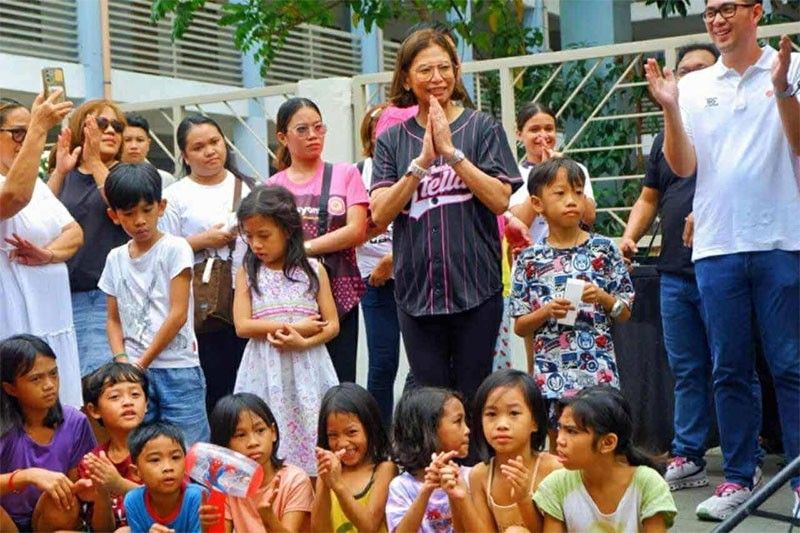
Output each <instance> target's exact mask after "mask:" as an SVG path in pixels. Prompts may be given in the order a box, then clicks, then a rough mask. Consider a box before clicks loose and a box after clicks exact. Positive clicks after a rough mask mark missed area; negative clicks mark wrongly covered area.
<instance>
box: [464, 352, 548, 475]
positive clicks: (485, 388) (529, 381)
mask: <svg viewBox="0 0 800 533" xmlns="http://www.w3.org/2000/svg"><path fill="white" fill-rule="evenodd" d="M512 387H516V388H517V389H519V391H520V392H521V393H522V397H523V398H525V404H526V405H527V406H528V409H530V411H531V416H532V418H533V420H534V422H536V431H534V432H532V433H531V436H530V446H531V451H534V452H538V451H541V450H543V449H544V441H545V439H546V438H547V407H546V406H545V403H544V398H542V393H541V392H540V391H539V387H537V386H536V382H535V381H533V378H532V377H531V376H530V375H528V374H527V373H525V372H522V371H520V370H515V369H513V368H504V369H503V370H498V371H497V372H492V373H491V374H489V376H487V378H486V379H484V380H483V383H481V385H480V387H478V391H477V392H476V393H475V407H474V409H473V411H472V413H473V414H472V423H473V424H474V427H473V429H472V435H473V438H474V440H475V448H476V450H477V451H478V455H479V456H480V458H481V459H482V460H483V462H485V463H487V464H488V463H489V458H490V457H492V456H493V455H494V449H493V448H492V447H491V446H490V445H489V443H488V442H487V441H486V435H484V434H483V408H484V406H485V405H486V401H487V400H488V399H489V395H490V394H492V392H494V391H495V390H496V389H500V388H512Z"/></svg>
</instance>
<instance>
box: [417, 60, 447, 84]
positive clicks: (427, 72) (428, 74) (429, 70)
mask: <svg viewBox="0 0 800 533" xmlns="http://www.w3.org/2000/svg"><path fill="white" fill-rule="evenodd" d="M437 70H438V71H439V76H441V77H442V78H452V77H453V71H454V70H455V69H453V64H452V63H442V64H441V65H424V66H422V67H420V68H418V69H417V70H415V71H414V72H415V73H416V74H417V76H418V77H419V79H420V80H421V81H431V80H432V79H433V73H434V72H436V71H437Z"/></svg>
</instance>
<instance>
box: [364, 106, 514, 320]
mask: <svg viewBox="0 0 800 533" xmlns="http://www.w3.org/2000/svg"><path fill="white" fill-rule="evenodd" d="M450 129H451V131H452V134H453V144H454V145H455V146H456V147H457V148H459V149H461V151H463V152H464V155H465V156H466V158H467V159H469V160H470V162H472V164H473V165H475V166H477V167H478V168H480V169H481V170H482V171H483V172H485V173H486V174H488V175H489V176H492V177H494V178H496V179H498V180H500V181H502V182H504V183H508V184H510V185H511V188H512V190H514V189H518V188H519V187H520V186H521V185H522V178H521V177H520V175H519V167H517V162H516V159H515V158H514V154H513V153H512V152H511V148H510V147H509V145H508V141H507V140H506V135H505V132H504V131H503V128H502V127H501V126H500V124H498V123H497V121H496V120H495V119H494V118H493V117H491V116H490V115H487V114H486V113H482V112H479V111H474V110H472V109H464V111H463V112H462V113H461V115H460V116H459V117H458V118H457V119H456V120H454V121H453V122H452V123H451V124H450ZM424 136H425V130H424V129H423V128H422V127H421V126H420V125H419V124H418V123H417V120H416V118H415V117H411V118H410V119H408V120H406V121H405V122H403V123H401V124H397V125H396V126H393V127H391V128H389V129H388V130H386V131H385V132H384V133H382V134H381V135H380V136H379V137H378V141H377V144H376V146H375V155H374V157H373V160H372V187H371V190H375V189H379V188H381V187H390V186H392V185H393V184H394V183H396V182H397V181H398V180H400V179H401V178H402V177H403V176H404V175H405V173H406V169H408V165H409V163H410V162H411V160H412V159H414V158H415V157H417V155H419V153H420V151H421V150H422V139H423V137H424ZM392 231H393V235H392V249H393V256H394V278H395V295H396V297H397V305H398V306H399V307H400V309H402V310H403V311H405V312H406V313H408V314H409V315H412V316H415V317H419V316H427V315H443V314H454V313H460V312H463V311H467V310H470V309H473V308H475V307H477V306H479V305H480V304H482V303H483V302H485V301H486V300H488V299H489V298H491V297H492V296H494V295H495V294H497V293H499V292H500V291H501V290H502V288H503V285H502V278H501V273H500V234H499V232H498V226H497V216H496V215H495V214H494V213H492V211H491V210H490V209H489V208H488V207H486V206H485V205H484V204H483V203H482V202H481V201H480V200H478V197H477V196H475V195H474V194H473V193H472V191H471V190H470V189H469V188H468V187H467V186H466V185H465V184H464V182H463V181H462V180H461V178H460V177H458V174H456V172H455V171H454V170H453V169H452V168H451V167H450V166H449V165H448V164H447V163H445V162H444V160H443V159H442V158H441V157H437V158H436V160H435V161H434V163H433V165H432V166H431V167H430V168H429V169H428V172H427V173H426V175H425V177H424V178H423V179H422V180H420V182H419V184H418V185H417V190H416V191H415V192H414V195H413V196H412V197H411V200H410V201H409V203H408V204H407V205H406V206H405V208H404V209H403V210H402V211H401V213H400V214H399V215H398V216H397V218H396V219H395V220H394V225H393V226H392Z"/></svg>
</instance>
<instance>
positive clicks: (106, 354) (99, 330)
mask: <svg viewBox="0 0 800 533" xmlns="http://www.w3.org/2000/svg"><path fill="white" fill-rule="evenodd" d="M106 298H107V296H106V294H105V293H104V292H103V291H101V290H94V291H85V292H73V293H72V320H73V322H74V323H75V336H76V337H77V338H78V359H80V363H81V377H83V376H86V375H87V374H91V373H92V372H94V371H95V370H97V369H98V368H100V367H101V366H103V365H104V364H106V363H109V362H111V357H112V356H113V355H114V354H112V353H111V348H110V347H109V345H108V335H107V334H106V318H107V315H108V312H107V310H106V301H107V300H106Z"/></svg>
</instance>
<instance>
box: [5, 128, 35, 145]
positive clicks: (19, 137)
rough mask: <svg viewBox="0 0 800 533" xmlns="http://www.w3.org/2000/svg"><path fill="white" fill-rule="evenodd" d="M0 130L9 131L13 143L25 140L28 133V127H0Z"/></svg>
mask: <svg viewBox="0 0 800 533" xmlns="http://www.w3.org/2000/svg"><path fill="white" fill-rule="evenodd" d="M0 131H5V132H7V133H10V134H11V139H13V141H14V142H15V143H21V142H22V141H24V140H25V136H26V135H28V128H0Z"/></svg>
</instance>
